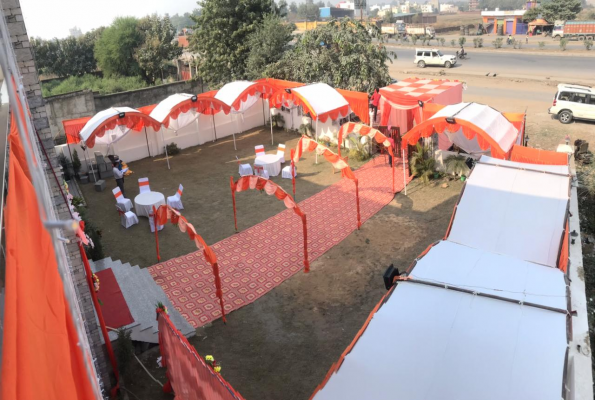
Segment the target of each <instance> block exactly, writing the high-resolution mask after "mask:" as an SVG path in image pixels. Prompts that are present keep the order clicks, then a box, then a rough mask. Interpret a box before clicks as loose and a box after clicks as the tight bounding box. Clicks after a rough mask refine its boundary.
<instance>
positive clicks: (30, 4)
mask: <svg viewBox="0 0 595 400" xmlns="http://www.w3.org/2000/svg"><path fill="white" fill-rule="evenodd" d="M20 1H21V8H22V10H23V17H24V19H25V24H26V26H27V32H28V33H29V36H36V37H42V38H44V39H50V38H53V37H57V38H64V37H66V36H68V34H69V29H70V28H73V27H75V26H78V27H79V28H80V29H81V30H82V31H83V33H85V32H88V31H90V30H91V29H94V28H98V27H100V26H102V25H103V26H107V25H109V24H111V22H112V21H113V20H114V18H115V17H118V16H128V15H131V16H135V17H143V16H145V15H147V14H152V13H158V14H165V13H168V14H170V15H173V14H176V13H177V14H183V13H185V12H191V11H192V10H193V9H194V8H196V7H197V4H196V0H20Z"/></svg>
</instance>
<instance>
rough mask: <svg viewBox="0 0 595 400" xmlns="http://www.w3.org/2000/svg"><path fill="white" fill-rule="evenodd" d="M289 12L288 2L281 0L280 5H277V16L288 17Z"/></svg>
mask: <svg viewBox="0 0 595 400" xmlns="http://www.w3.org/2000/svg"><path fill="white" fill-rule="evenodd" d="M287 12H288V5H287V1H285V0H281V1H279V5H277V10H276V14H277V15H279V16H280V17H281V18H285V17H287Z"/></svg>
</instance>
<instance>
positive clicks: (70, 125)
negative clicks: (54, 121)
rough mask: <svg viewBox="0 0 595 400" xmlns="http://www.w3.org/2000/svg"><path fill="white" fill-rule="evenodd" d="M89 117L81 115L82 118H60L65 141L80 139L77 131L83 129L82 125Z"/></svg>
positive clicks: (77, 140) (72, 141)
mask: <svg viewBox="0 0 595 400" xmlns="http://www.w3.org/2000/svg"><path fill="white" fill-rule="evenodd" d="M90 119H91V117H82V118H75V119H65V120H62V126H63V127H64V133H65V134H66V143H68V144H71V143H78V142H80V141H81V138H80V136H79V132H80V131H81V129H83V126H85V124H86V123H87V122H89V120H90Z"/></svg>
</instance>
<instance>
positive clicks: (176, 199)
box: [167, 183, 184, 210]
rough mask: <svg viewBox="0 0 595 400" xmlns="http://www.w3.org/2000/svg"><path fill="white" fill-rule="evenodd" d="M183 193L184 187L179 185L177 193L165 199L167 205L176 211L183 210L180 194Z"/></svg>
mask: <svg viewBox="0 0 595 400" xmlns="http://www.w3.org/2000/svg"><path fill="white" fill-rule="evenodd" d="M183 192H184V186H182V184H181V183H180V187H179V188H178V191H177V192H176V194H174V195H173V196H169V197H168V198H167V205H168V206H170V207H173V208H175V209H176V210H183V209H184V205H183V204H182V193H183Z"/></svg>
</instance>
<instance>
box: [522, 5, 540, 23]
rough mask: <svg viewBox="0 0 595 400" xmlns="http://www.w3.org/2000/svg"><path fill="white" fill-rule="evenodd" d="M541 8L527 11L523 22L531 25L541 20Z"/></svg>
mask: <svg viewBox="0 0 595 400" xmlns="http://www.w3.org/2000/svg"><path fill="white" fill-rule="evenodd" d="M541 11H542V10H541V7H533V8H531V9H530V10H527V12H525V14H524V15H523V22H525V23H529V22H531V21H535V20H536V19H537V18H539V14H541Z"/></svg>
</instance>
